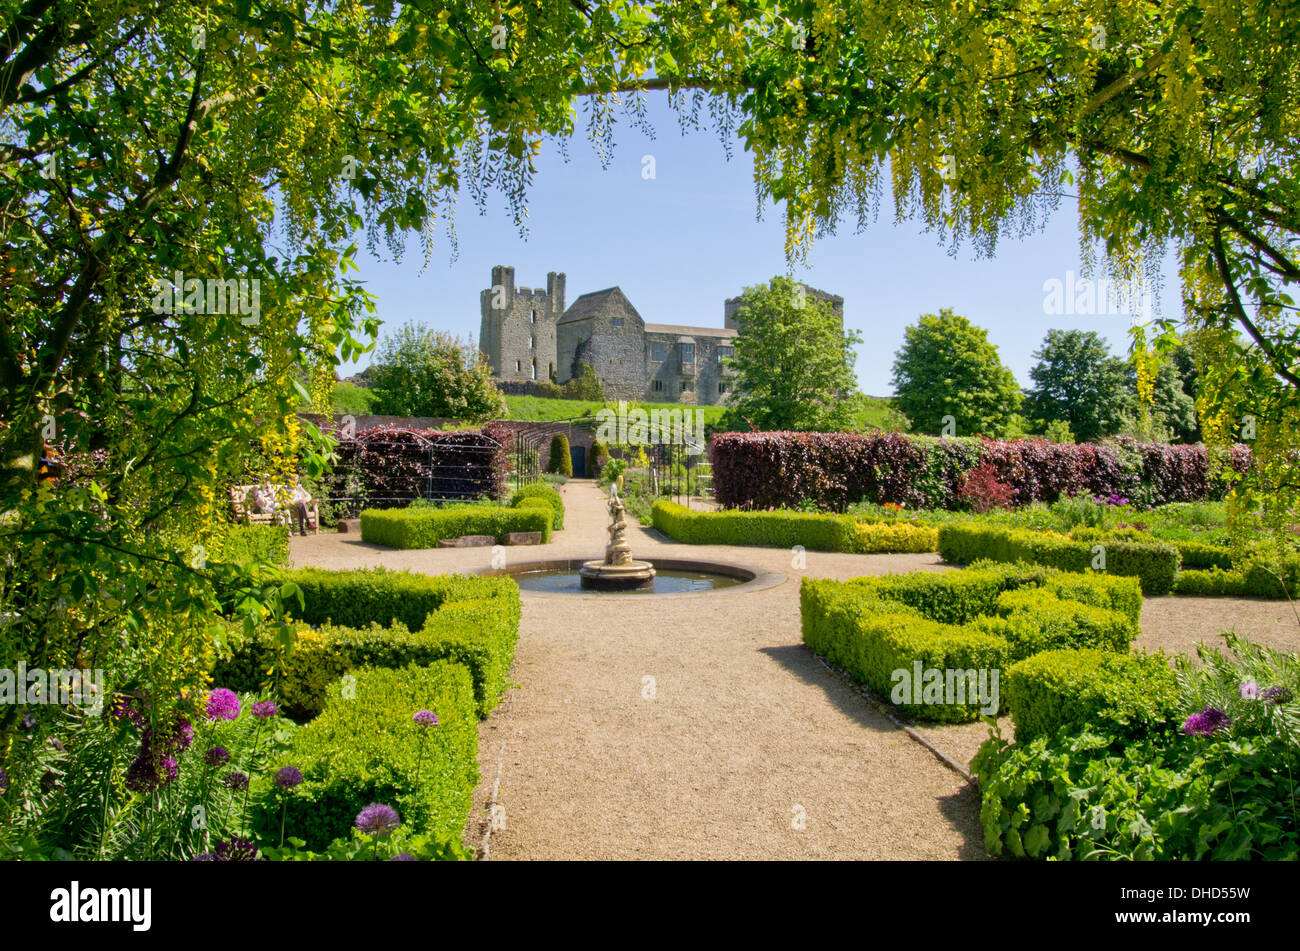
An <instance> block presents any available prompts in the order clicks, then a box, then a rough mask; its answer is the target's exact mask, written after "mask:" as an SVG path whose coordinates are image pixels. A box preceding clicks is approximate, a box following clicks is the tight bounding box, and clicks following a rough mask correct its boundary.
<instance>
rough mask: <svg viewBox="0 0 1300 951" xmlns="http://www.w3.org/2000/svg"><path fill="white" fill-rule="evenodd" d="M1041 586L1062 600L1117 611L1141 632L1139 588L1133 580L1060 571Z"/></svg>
mask: <svg viewBox="0 0 1300 951" xmlns="http://www.w3.org/2000/svg"><path fill="white" fill-rule="evenodd" d="M1043 587H1045V588H1046V589H1047V590H1048V591H1050V592H1052V594H1054V595H1056V596H1057V597H1058V598H1063V599H1064V600H1066V601H1078V602H1080V603H1081V604H1091V605H1092V606H1093V607H1097V608H1107V609H1109V610H1111V611H1118V612H1119V613H1120V614H1122V615H1124V616H1125V617H1126V618H1128V619H1129V620H1130V621H1131V622H1132V623H1133V629H1134V631H1135V632H1137V631H1139V630H1140V629H1141V628H1140V624H1141V622H1142V585H1141V584H1140V583H1139V581H1138V579H1137V578H1133V577H1123V576H1119V575H1111V574H1099V573H1097V572H1090V573H1089V574H1086V575H1077V574H1070V573H1065V572H1062V573H1060V574H1054V575H1052V576H1051V577H1050V578H1047V579H1046V580H1045V581H1044V582H1043Z"/></svg>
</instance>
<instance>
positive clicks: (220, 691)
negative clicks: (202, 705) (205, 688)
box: [208, 687, 239, 723]
mask: <svg viewBox="0 0 1300 951" xmlns="http://www.w3.org/2000/svg"><path fill="white" fill-rule="evenodd" d="M238 716H239V697H238V696H236V695H235V692H234V691H233V690H227V689H226V688H225V687H218V688H217V689H216V690H214V691H212V692H211V693H210V694H208V720H209V722H212V723H215V722H216V721H217V720H234V719H236V718H237V717H238Z"/></svg>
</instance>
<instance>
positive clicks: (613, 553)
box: [578, 476, 655, 590]
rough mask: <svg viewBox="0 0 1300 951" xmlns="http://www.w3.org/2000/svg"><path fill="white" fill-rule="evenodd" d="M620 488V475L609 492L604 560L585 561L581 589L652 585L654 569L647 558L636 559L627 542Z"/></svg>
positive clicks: (625, 517)
mask: <svg viewBox="0 0 1300 951" xmlns="http://www.w3.org/2000/svg"><path fill="white" fill-rule="evenodd" d="M622 487H623V477H622V476H619V477H618V479H617V480H616V481H615V482H614V484H613V485H612V486H611V487H610V491H609V506H608V508H609V544H608V545H606V546H605V560H604V561H588V562H585V563H584V564H583V566H582V569H581V570H580V571H579V572H578V574H579V575H580V576H581V579H582V586H583V587H584V588H595V589H605V590H616V589H617V590H627V589H629V588H648V587H652V586H653V585H654V577H655V569H654V566H653V565H652V564H650V563H649V562H647V561H635V560H633V558H632V548H631V546H630V545H628V543H627V511H626V509H624V507H623V500H622V499H620V498H619V497H618V492H619V489H621V488H622Z"/></svg>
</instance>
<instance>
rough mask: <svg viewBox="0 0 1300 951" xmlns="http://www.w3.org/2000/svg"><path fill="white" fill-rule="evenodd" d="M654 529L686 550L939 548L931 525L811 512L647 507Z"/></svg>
mask: <svg viewBox="0 0 1300 951" xmlns="http://www.w3.org/2000/svg"><path fill="white" fill-rule="evenodd" d="M650 515H651V522H652V523H653V525H654V527H655V528H657V529H658V530H659V531H661V532H663V533H664V534H665V535H667V536H669V537H670V538H673V539H675V540H676V541H679V542H685V543H686V544H688V545H772V546H776V547H779V548H793V547H794V546H795V545H801V546H803V547H804V548H805V549H808V550H809V551H835V552H848V553H857V554H870V553H872V552H927V551H934V550H935V549H936V547H937V545H938V533H937V532H936V531H935V530H934V529H933V528H930V527H929V526H924V525H902V524H898V525H895V524H890V523H887V522H859V521H857V520H856V519H854V518H853V517H852V516H850V515H825V514H817V513H810V512H791V511H775V512H743V511H737V510H729V511H724V512H700V511H695V510H693V509H688V508H686V506H684V505H678V504H677V503H676V502H664V501H659V502H656V503H655V504H654V506H653V507H652V508H651V512H650Z"/></svg>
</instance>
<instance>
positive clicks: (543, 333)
mask: <svg viewBox="0 0 1300 951" xmlns="http://www.w3.org/2000/svg"><path fill="white" fill-rule="evenodd" d="M479 307H480V311H481V313H482V315H483V320H482V323H481V324H480V326H479V343H478V346H479V349H480V350H482V351H483V352H484V353H485V354H487V358H488V363H489V364H491V366H492V375H493V376H494V377H496V378H497V379H499V380H537V381H539V382H540V381H543V380H549V379H550V378H551V375H552V374H554V373H556V371H557V367H556V358H555V324H556V321H558V320H559V319H560V315H562V314H563V313H564V275H563V274H557V273H556V272H555V271H551V272H550V273H549V274H547V275H546V290H544V291H543V290H542V289H541V288H537V289H533V288H530V287H518V288H517V287H515V269H514V268H513V267H506V266H504V265H500V264H499V265H497V266H496V267H494V268H493V269H492V286H491V287H489V288H488V289H487V290H485V291H483V293H482V294H481V295H480V298H479Z"/></svg>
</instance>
